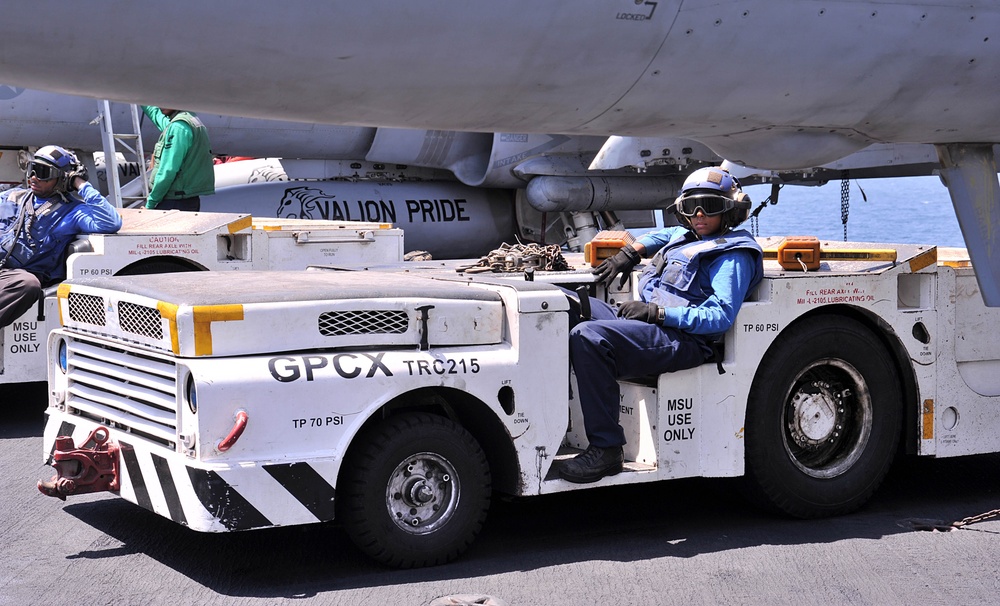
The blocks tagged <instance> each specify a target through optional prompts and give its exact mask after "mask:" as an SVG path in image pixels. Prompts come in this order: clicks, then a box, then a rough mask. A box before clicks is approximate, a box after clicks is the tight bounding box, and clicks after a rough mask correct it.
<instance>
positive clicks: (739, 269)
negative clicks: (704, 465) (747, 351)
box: [559, 167, 764, 483]
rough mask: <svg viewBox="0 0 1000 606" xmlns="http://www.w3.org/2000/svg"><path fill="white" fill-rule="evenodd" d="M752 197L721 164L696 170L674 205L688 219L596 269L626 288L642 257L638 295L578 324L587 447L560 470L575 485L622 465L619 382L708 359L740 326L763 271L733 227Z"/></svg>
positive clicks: (596, 306) (572, 339)
mask: <svg viewBox="0 0 1000 606" xmlns="http://www.w3.org/2000/svg"><path fill="white" fill-rule="evenodd" d="M749 209H750V199H749V198H748V197H747V196H746V194H744V193H743V191H742V189H741V188H740V185H739V182H738V181H737V180H736V179H735V178H734V177H733V176H732V175H730V174H729V172H728V171H726V170H725V169H723V168H720V167H709V168H702V169H699V170H696V171H695V172H693V173H691V175H690V176H689V177H688V178H687V179H686V180H685V181H684V185H683V186H682V187H681V193H680V195H679V196H678V197H677V199H676V200H675V202H674V212H675V213H676V214H677V215H678V218H679V219H680V222H681V223H682V226H680V227H667V228H664V229H662V230H659V231H656V232H651V233H648V234H645V235H643V236H641V237H639V238H638V239H637V240H636V242H635V243H633V244H631V245H628V246H626V247H625V248H623V249H622V250H621V251H619V252H618V253H617V254H616V255H615V256H613V257H611V258H609V259H606V260H604V262H602V263H601V265H599V266H598V267H596V268H595V269H594V273H595V274H596V275H597V280H598V281H600V282H604V283H605V284H607V285H610V284H611V283H612V282H613V281H614V280H615V278H617V277H618V276H619V275H620V276H621V281H620V282H619V288H620V287H621V286H622V285H624V283H625V281H626V279H627V277H628V276H629V275H630V274H631V272H632V269H633V268H635V266H636V265H638V264H639V263H640V261H641V260H642V257H643V256H652V257H653V258H652V260H651V261H650V263H649V265H648V266H647V267H646V269H645V270H644V271H643V272H642V274H641V275H640V277H639V296H640V300H638V301H630V302H628V303H625V304H623V305H622V306H621V307H620V308H619V309H618V310H617V312H616V310H615V308H614V307H612V306H611V305H608V304H607V303H605V302H603V301H600V300H598V299H594V298H591V300H590V303H591V319H590V320H587V321H583V322H580V323H579V324H577V325H576V326H574V327H573V328H572V329H571V330H570V336H569V351H570V361H571V362H572V364H573V368H574V370H575V373H576V380H577V385H578V388H579V389H578V391H579V398H580V406H581V408H582V411H583V418H584V429H585V430H586V433H587V440H588V441H589V446H588V447H587V449H586V450H585V451H584V452H583V453H581V454H579V455H577V456H576V457H574V458H572V459H569V460H568V461H566V462H565V463H563V465H562V466H561V468H560V470H559V471H560V475H561V476H562V477H563V478H564V479H566V480H569V481H570V482H577V483H588V482H596V481H598V480H600V479H601V478H603V477H605V476H609V475H615V474H617V473H619V472H621V470H622V467H623V464H624V457H623V455H622V445H624V444H625V434H624V432H623V431H622V428H621V425H619V423H618V413H619V406H620V391H619V386H618V379H620V378H630V377H643V376H647V375H659V374H661V373H664V372H674V371H677V370H682V369H685V368H693V367H695V366H698V365H699V364H703V363H705V362H706V361H708V360H710V359H711V358H712V356H713V348H712V343H713V342H714V341H716V340H717V339H719V338H721V337H722V336H723V334H725V332H726V331H727V330H729V327H730V326H732V325H733V322H734V321H735V319H736V314H737V313H738V312H739V310H740V306H741V305H742V303H743V301H744V300H746V298H747V296H748V295H749V294H750V293H751V292H752V291H753V289H754V287H756V286H757V284H758V283H759V282H760V281H761V279H762V278H763V276H764V268H763V256H764V255H763V252H762V251H761V248H760V246H759V245H758V244H757V242H756V240H754V238H753V236H752V235H751V234H750V233H749V232H747V231H745V230H738V229H735V228H736V226H737V225H739V224H740V223H742V222H743V221H744V220H745V219H746V218H747V215H748V213H749Z"/></svg>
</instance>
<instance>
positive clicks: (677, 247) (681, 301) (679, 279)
mask: <svg viewBox="0 0 1000 606" xmlns="http://www.w3.org/2000/svg"><path fill="white" fill-rule="evenodd" d="M731 250H747V251H750V252H752V253H753V254H754V256H755V257H756V260H757V261H758V263H756V264H755V271H754V276H753V278H752V280H751V283H750V288H748V289H747V293H750V292H752V291H753V289H754V288H756V286H757V285H758V284H759V283H760V281H761V280H762V279H763V278H764V274H763V272H762V271H761V263H760V262H759V261H760V260H762V259H763V256H764V253H763V252H762V251H761V249H760V245H758V244H757V241H756V240H754V238H753V236H751V235H750V234H749V232H747V231H746V230H742V229H740V230H736V231H730V232H727V233H726V234H724V235H722V236H719V237H717V238H714V239H712V240H699V239H697V236H696V235H695V234H694V233H693V232H691V231H687V232H684V233H682V234H680V235H678V236H676V237H674V238H673V239H672V240H671V241H670V242H668V243H667V244H666V246H664V247H663V248H662V249H660V251H659V252H657V253H656V254H655V255H654V256H653V258H652V260H650V263H649V265H648V266H647V267H646V269H645V270H644V271H643V272H642V274H641V275H640V276H639V292H640V293H645V294H646V296H645V297H644V299H645V300H646V301H648V302H650V303H656V304H657V305H660V306H662V307H689V306H696V305H699V304H701V303H704V302H705V300H706V299H708V297H709V295H710V294H711V293H706V292H704V291H703V290H702V287H701V283H700V282H699V280H697V277H698V270H699V268H700V267H701V266H702V265H703V264H706V263H710V262H711V261H712V260H713V259H715V258H716V257H718V256H720V255H722V254H724V253H726V252H728V251H731Z"/></svg>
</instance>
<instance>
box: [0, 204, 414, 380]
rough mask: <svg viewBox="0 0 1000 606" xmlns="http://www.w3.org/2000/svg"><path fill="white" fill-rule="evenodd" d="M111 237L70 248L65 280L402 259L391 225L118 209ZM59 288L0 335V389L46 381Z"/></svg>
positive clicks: (399, 241)
mask: <svg viewBox="0 0 1000 606" xmlns="http://www.w3.org/2000/svg"><path fill="white" fill-rule="evenodd" d="M119 212H120V213H121V215H122V222H123V226H122V229H121V230H120V231H119V232H118V233H115V234H90V235H85V236H80V237H79V238H78V239H77V240H76V241H74V242H73V244H72V245H71V247H70V251H69V254H68V256H67V259H66V275H67V276H68V277H69V278H70V279H73V278H88V277H93V276H114V275H135V274H143V273H164V272H177V271H207V270H210V271H235V270H243V271H246V270H251V269H253V270H282V269H304V268H305V267H307V266H309V265H315V264H323V263H336V264H340V265H346V266H352V265H370V264H384V263H392V262H399V261H402V256H403V235H402V230H400V229H397V228H393V227H391V226H390V225H388V224H379V223H359V222H348V221H306V220H302V219H258V218H252V217H251V216H250V215H246V214H237V213H188V212H180V211H176V210H174V211H160V210H145V209H142V210H135V209H127V208H126V209H119ZM55 291H56V286H52V287H50V288H49V289H48V290H47V294H46V297H45V298H44V299H42V300H41V301H40V302H39V305H38V307H37V309H31V310H29V311H27V312H26V313H25V314H24V315H22V316H21V317H20V318H18V319H17V320H16V321H14V322H13V323H12V324H11V325H9V326H6V327H4V328H3V329H2V331H0V386H2V385H3V384H6V383H25V382H30V381H44V380H45V379H46V367H47V358H46V352H45V347H44V343H45V340H46V338H47V336H48V334H49V331H50V330H51V329H52V328H56V327H58V326H59V315H58V304H57V302H56V297H55Z"/></svg>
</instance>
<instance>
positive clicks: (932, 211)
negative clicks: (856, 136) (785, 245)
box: [743, 177, 965, 247]
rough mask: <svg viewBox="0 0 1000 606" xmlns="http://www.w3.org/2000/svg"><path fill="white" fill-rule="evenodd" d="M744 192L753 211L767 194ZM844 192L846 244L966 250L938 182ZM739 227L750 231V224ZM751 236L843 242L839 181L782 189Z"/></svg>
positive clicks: (891, 182) (864, 184) (904, 180)
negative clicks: (938, 247) (906, 245)
mask: <svg viewBox="0 0 1000 606" xmlns="http://www.w3.org/2000/svg"><path fill="white" fill-rule="evenodd" d="M745 191H746V192H747V193H748V194H749V195H750V199H751V200H752V201H753V207H754V209H756V208H757V207H758V206H759V205H760V203H761V202H763V201H764V200H765V199H766V198H767V197H768V195H769V194H770V191H771V188H770V186H768V185H753V186H748V187H746V188H745ZM849 192H850V197H849V202H848V221H847V239H848V240H851V241H860V242H892V243H900V244H935V245H937V246H958V247H964V246H965V243H964V240H963V238H962V232H961V230H960V229H959V227H958V219H956V218H955V211H954V209H953V208H952V205H951V198H950V197H949V196H948V189H947V188H946V187H945V186H944V185H943V184H942V183H941V180H940V179H938V178H937V177H897V178H891V179H863V180H861V179H859V180H852V181H851V182H850V189H849ZM862 192H863V193H864V196H862ZM743 226H744V228H746V229H748V230H750V231H753V230H752V229H751V222H750V221H747V222H746V223H744V224H743ZM756 235H758V236H816V237H818V238H819V239H820V240H833V241H843V240H844V224H843V222H842V221H841V204H840V181H831V182H829V183H827V184H826V185H822V186H819V187H806V186H800V185H786V186H785V187H783V188H782V189H781V192H780V194H779V196H778V204H776V205H770V204H769V205H768V206H767V207H766V208H764V210H763V211H762V212H761V213H760V215H758V219H757V232H756Z"/></svg>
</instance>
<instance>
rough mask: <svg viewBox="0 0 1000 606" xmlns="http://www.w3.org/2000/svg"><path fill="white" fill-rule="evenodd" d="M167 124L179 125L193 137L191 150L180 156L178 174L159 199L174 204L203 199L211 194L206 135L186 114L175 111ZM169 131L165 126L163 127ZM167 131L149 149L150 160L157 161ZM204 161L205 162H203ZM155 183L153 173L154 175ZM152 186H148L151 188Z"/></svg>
mask: <svg viewBox="0 0 1000 606" xmlns="http://www.w3.org/2000/svg"><path fill="white" fill-rule="evenodd" d="M170 121H171V122H174V121H179V122H183V123H185V124H187V125H188V126H189V127H191V131H192V132H193V133H194V137H193V140H192V142H191V148H190V149H189V150H188V151H187V153H186V154H185V155H184V160H183V161H182V162H181V167H180V170H178V171H177V176H176V177H174V181H173V183H171V184H170V189H169V191H167V193H166V194H165V195H164V196H163V199H164V200H177V199H180V198H193V197H194V196H204V195H208V194H213V193H215V169H214V167H213V165H212V161H211V158H212V151H211V149H210V148H209V145H210V144H209V140H208V131H207V129H206V128H205V124H204V123H203V122H202V121H201V120H200V119H199V118H198V117H197V116H195V115H193V114H191V113H190V112H184V111H179V112H177V113H175V114H174V115H173V117H171V118H170ZM167 128H169V126H168V127H167ZM167 128H164V129H163V134H162V135H160V138H159V140H157V142H156V146H155V147H154V148H153V157H154V158H157V159H159V158H160V157H161V154H162V152H163V143H164V142H165V141H166V139H167V135H166V133H167ZM206 158H208V159H207V160H206ZM154 181H155V172H154ZM153 185H154V183H150V187H152V186H153Z"/></svg>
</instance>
